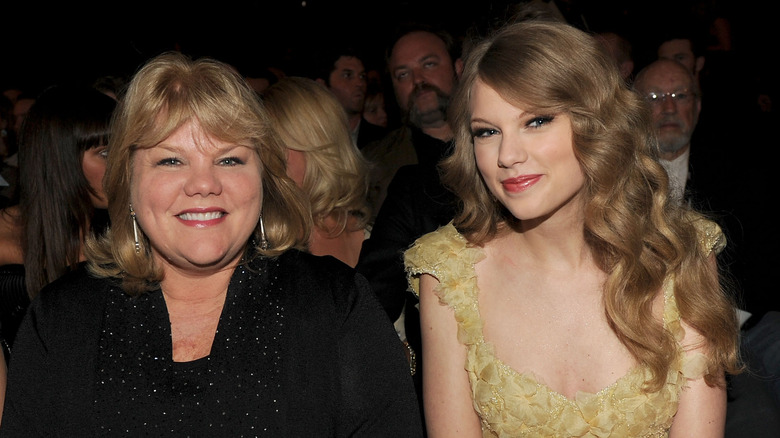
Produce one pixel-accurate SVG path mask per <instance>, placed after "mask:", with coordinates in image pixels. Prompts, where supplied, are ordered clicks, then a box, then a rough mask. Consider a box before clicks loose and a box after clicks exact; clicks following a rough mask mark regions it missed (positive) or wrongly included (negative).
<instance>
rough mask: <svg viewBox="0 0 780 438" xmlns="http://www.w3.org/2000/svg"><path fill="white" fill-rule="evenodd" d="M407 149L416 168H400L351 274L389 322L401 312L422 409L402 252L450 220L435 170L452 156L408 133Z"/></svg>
mask: <svg viewBox="0 0 780 438" xmlns="http://www.w3.org/2000/svg"><path fill="white" fill-rule="evenodd" d="M412 145H413V146H414V149H415V151H416V152H417V160H418V163H417V164H411V165H406V166H402V167H401V168H399V169H398V171H397V172H396V173H395V176H394V177H393V179H392V180H391V182H390V184H389V185H388V188H387V196H386V197H385V200H384V202H383V203H382V206H381V208H380V209H379V212H378V214H377V217H376V221H375V222H374V227H373V228H372V230H371V237H370V238H369V239H367V240H365V241H364V242H363V248H362V249H361V251H360V258H359V260H358V264H357V266H356V269H357V270H358V272H360V273H361V274H363V275H365V276H366V278H368V281H369V283H371V288H372V289H373V291H374V293H375V294H376V295H377V297H378V298H379V302H380V303H381V304H382V307H384V309H385V312H387V314H388V316H390V319H391V320H393V321H395V320H397V319H398V317H399V316H400V315H401V313H402V311H404V312H405V313H404V328H405V331H406V338H407V342H409V344H410V345H411V347H412V349H414V351H415V352H416V356H417V372H416V374H415V375H414V383H415V387H416V389H417V397H418V401H419V403H420V408H421V409H422V363H423V357H422V342H421V338H420V318H419V312H418V310H417V307H416V305H417V303H418V300H417V297H416V296H415V295H414V294H413V293H411V292H410V291H409V285H408V283H407V280H406V273H405V271H404V263H403V252H404V251H405V250H406V249H407V248H409V246H410V245H411V244H412V243H414V241H415V240H417V238H419V237H421V236H423V235H424V234H427V233H429V232H431V231H435V230H436V229H437V228H439V227H440V226H442V225H446V224H447V223H449V222H450V221H451V220H452V218H453V217H454V216H455V212H456V208H457V198H456V197H455V194H453V193H452V192H451V191H449V190H448V189H446V188H445V187H444V186H443V185H442V183H441V179H440V174H439V170H438V167H437V164H438V163H439V161H440V160H441V159H442V158H444V157H445V156H447V155H448V154H449V153H450V152H451V143H448V142H443V141H441V140H438V139H436V138H433V137H430V136H428V135H426V134H424V133H423V132H422V131H420V130H418V129H414V128H413V129H412Z"/></svg>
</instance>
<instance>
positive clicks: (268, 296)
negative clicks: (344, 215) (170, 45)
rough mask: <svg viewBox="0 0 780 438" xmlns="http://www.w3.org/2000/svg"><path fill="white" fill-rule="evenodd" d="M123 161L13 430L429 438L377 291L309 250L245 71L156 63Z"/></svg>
mask: <svg viewBox="0 0 780 438" xmlns="http://www.w3.org/2000/svg"><path fill="white" fill-rule="evenodd" d="M109 151H110V152H109V155H108V166H107V170H106V177H105V189H106V195H107V198H108V200H109V205H108V208H109V214H110V216H111V223H112V226H111V229H110V230H109V231H108V233H107V234H106V235H105V236H104V237H103V238H101V239H100V240H91V241H90V242H89V245H88V247H87V258H88V262H89V271H85V270H80V271H76V272H74V273H73V274H71V275H68V276H66V277H64V278H62V279H60V280H58V281H56V282H54V283H53V284H51V285H49V286H48V287H47V288H45V289H44V290H43V291H42V292H41V293H40V295H39V296H38V298H36V300H34V301H33V303H32V304H31V307H30V309H29V311H28V317H27V318H26V319H25V320H24V322H23V324H22V327H21V329H20V331H19V336H18V339H17V347H16V349H15V351H14V360H13V361H12V363H11V364H10V367H9V375H8V391H7V396H6V409H5V413H4V416H3V427H2V431H0V435H2V436H36V435H38V436H43V435H51V434H54V433H57V434H60V435H64V436H95V435H117V434H124V435H128V436H139V435H149V434H152V435H170V434H173V435H179V436H202V435H210V436H257V435H267V436H329V437H347V436H371V437H374V436H387V437H391V436H392V437H395V436H420V435H421V426H420V419H419V413H418V412H417V411H416V407H415V403H414V401H415V395H414V390H413V388H412V382H411V379H410V377H409V375H408V369H407V368H406V366H405V365H406V364H405V362H404V360H403V351H402V348H401V346H400V344H399V343H398V339H397V337H396V335H395V333H394V332H393V328H392V325H391V324H390V322H389V321H388V320H387V318H386V317H385V316H384V314H383V313H382V310H381V308H380V307H379V305H378V304H377V302H376V301H375V299H374V297H373V295H372V294H371V292H370V290H369V289H368V286H367V283H366V281H365V280H364V279H362V278H361V277H360V276H357V275H355V274H354V271H353V270H351V269H349V268H348V267H346V266H344V265H343V264H342V263H338V262H336V261H335V260H330V259H324V258H316V257H313V256H311V255H310V254H307V253H305V252H302V251H299V250H298V248H303V247H305V244H306V242H307V241H308V232H309V229H310V215H309V212H308V210H307V203H306V201H305V199H302V197H301V195H300V191H299V190H298V189H297V188H296V187H295V183H294V182H293V181H292V180H291V179H290V178H288V177H287V175H286V167H285V159H284V148H283V147H282V146H281V144H280V142H279V141H278V139H277V138H276V137H275V135H274V133H273V131H272V130H271V129H270V128H269V120H268V117H267V115H266V111H265V110H264V108H263V107H262V105H261V104H260V102H259V101H258V99H257V97H256V95H255V93H254V92H253V91H252V90H251V89H250V88H249V87H248V86H247V84H246V83H245V82H244V80H243V79H242V78H241V77H240V76H238V75H237V74H236V73H235V72H234V71H233V69H231V68H230V67H229V66H227V65H225V64H222V63H220V62H217V61H213V60H209V59H202V60H197V61H192V60H190V59H188V58H187V57H185V56H184V55H181V54H163V55H161V56H159V57H157V58H154V59H152V60H150V61H149V62H148V63H147V64H146V65H145V66H144V67H143V68H142V69H141V70H140V71H139V72H138V73H137V74H136V75H135V77H134V78H133V79H132V81H131V83H130V86H129V88H128V90H127V93H126V94H125V95H124V97H123V99H122V103H121V106H120V107H119V108H118V114H117V117H116V119H115V120H114V123H113V125H112V137H111V144H110V147H109ZM367 334H370V335H367Z"/></svg>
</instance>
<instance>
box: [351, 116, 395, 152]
mask: <svg viewBox="0 0 780 438" xmlns="http://www.w3.org/2000/svg"><path fill="white" fill-rule="evenodd" d="M387 132H388V131H387V128H384V127H382V126H379V125H375V124H373V123H371V122H369V121H368V120H366V119H362V118H361V119H360V125H358V135H357V147H358V149H363V146H365V145H367V144H369V143H371V142H372V141H376V140H379V139H381V138H382V137H384V136H385V134H387Z"/></svg>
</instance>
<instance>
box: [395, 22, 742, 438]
mask: <svg viewBox="0 0 780 438" xmlns="http://www.w3.org/2000/svg"><path fill="white" fill-rule="evenodd" d="M598 44H599V43H598V42H597V41H595V40H594V39H593V38H592V37H591V36H589V35H587V34H585V33H584V32H582V31H580V30H577V29H575V28H574V27H571V26H569V25H566V24H563V23H550V22H541V21H533V20H528V21H523V22H519V23H515V24H511V25H507V26H506V27H505V28H503V29H501V30H499V31H497V32H496V33H495V34H493V35H492V36H490V37H488V38H486V39H485V40H483V41H481V42H478V43H476V44H475V45H473V46H471V49H470V50H469V53H468V56H467V60H466V65H465V68H464V73H463V76H462V77H461V83H460V85H459V87H460V88H459V89H458V91H457V93H456V97H455V100H454V104H453V108H452V109H453V111H454V113H453V114H454V116H455V117H454V129H455V130H456V139H455V141H456V149H455V152H454V154H453V155H452V157H451V158H449V159H447V160H446V161H445V163H444V164H443V168H444V180H445V182H446V183H447V184H448V185H449V186H450V187H451V188H452V189H453V191H454V192H455V193H456V194H457V195H458V196H459V197H460V198H461V200H462V208H461V210H460V212H459V213H458V215H457V216H456V217H455V219H454V221H453V222H452V223H451V224H449V225H447V226H444V227H442V228H440V229H439V230H437V231H435V232H433V233H430V234H428V235H426V236H424V237H422V238H420V239H419V240H418V241H417V242H416V243H415V245H414V246H413V247H412V248H411V249H410V250H408V251H407V252H406V254H405V262H406V267H407V271H408V273H409V276H410V281H411V284H412V287H413V288H414V290H415V291H417V292H419V295H420V314H421V325H422V333H423V355H424V356H425V357H426V361H425V363H424V365H423V385H424V391H423V392H424V404H425V418H426V424H427V428H428V432H429V436H430V437H431V438H436V437H451V436H458V437H477V436H484V437H496V436H499V437H518V436H528V437H539V436H545V437H547V436H551V437H552V436H554V437H560V436H566V437H595V436H599V437H605V436H611V437H628V436H630V437H657V436H672V437H691V436H695V437H722V436H723V430H724V421H725V411H726V388H725V380H724V377H725V373H729V372H731V373H736V372H739V370H740V364H739V361H738V353H737V319H736V315H735V311H734V307H733V304H732V301H731V299H730V298H729V297H728V295H727V294H726V293H725V292H724V291H723V290H722V289H721V287H720V285H719V274H718V269H717V265H716V261H715V254H716V253H717V252H718V251H720V250H721V249H722V248H723V245H724V244H725V242H724V238H723V235H722V233H721V231H720V229H719V228H718V227H717V225H715V224H714V223H713V222H709V221H708V220H707V219H706V218H704V217H703V216H701V215H699V214H698V213H696V212H694V211H690V210H686V209H683V208H681V207H678V205H677V203H674V202H673V201H671V199H670V198H669V184H668V180H667V177H666V173H665V171H664V169H663V168H662V167H661V166H660V165H659V164H658V162H657V160H656V144H655V141H654V138H653V136H652V128H651V125H650V119H649V113H648V111H647V106H646V104H645V103H644V102H643V101H642V100H641V97H640V96H638V95H637V94H634V93H633V92H632V91H630V90H629V89H627V88H626V85H625V83H624V82H623V80H622V79H621V78H620V76H619V74H618V71H617V69H616V68H615V66H614V63H613V62H612V61H611V60H610V59H609V58H608V57H607V55H606V54H605V53H604V52H602V50H601V49H600V47H599V46H598Z"/></svg>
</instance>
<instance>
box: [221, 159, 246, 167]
mask: <svg viewBox="0 0 780 438" xmlns="http://www.w3.org/2000/svg"><path fill="white" fill-rule="evenodd" d="M219 164H221V165H223V166H238V165H241V164H244V160H242V159H240V158H237V157H225V158H220V160H219Z"/></svg>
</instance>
